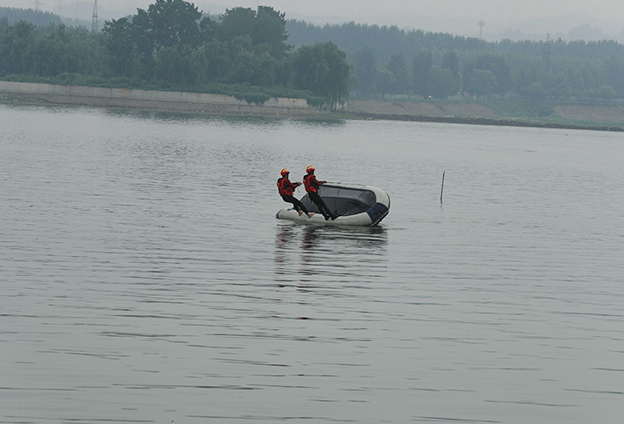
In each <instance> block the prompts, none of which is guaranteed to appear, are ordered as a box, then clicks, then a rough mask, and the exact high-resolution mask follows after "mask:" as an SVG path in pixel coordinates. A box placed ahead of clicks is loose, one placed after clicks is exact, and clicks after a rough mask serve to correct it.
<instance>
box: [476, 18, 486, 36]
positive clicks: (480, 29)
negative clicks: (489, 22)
mask: <svg viewBox="0 0 624 424" xmlns="http://www.w3.org/2000/svg"><path fill="white" fill-rule="evenodd" d="M477 25H479V40H483V25H485V22H484V21H483V18H481V20H480V21H479V22H477Z"/></svg>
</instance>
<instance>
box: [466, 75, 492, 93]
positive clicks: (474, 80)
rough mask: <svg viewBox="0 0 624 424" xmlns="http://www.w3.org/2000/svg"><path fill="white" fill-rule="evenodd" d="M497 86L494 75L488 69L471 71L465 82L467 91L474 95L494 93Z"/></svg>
mask: <svg viewBox="0 0 624 424" xmlns="http://www.w3.org/2000/svg"><path fill="white" fill-rule="evenodd" d="M496 86H497V81H496V75H494V73H493V72H492V71H490V70H489V69H475V70H473V71H472V72H471V74H470V77H469V79H468V81H467V84H466V90H467V91H468V93H470V94H473V95H475V96H484V95H488V94H493V93H495V90H496Z"/></svg>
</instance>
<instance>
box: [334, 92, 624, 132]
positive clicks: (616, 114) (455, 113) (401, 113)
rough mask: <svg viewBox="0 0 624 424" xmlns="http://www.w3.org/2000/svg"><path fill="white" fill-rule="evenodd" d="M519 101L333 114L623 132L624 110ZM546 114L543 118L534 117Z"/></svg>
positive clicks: (356, 107) (377, 105) (361, 108)
mask: <svg viewBox="0 0 624 424" xmlns="http://www.w3.org/2000/svg"><path fill="white" fill-rule="evenodd" d="M528 103H531V104H527V102H526V101H522V100H503V101H493V102H463V103H460V102H444V101H427V102H411V101H388V100H361V99H356V100H351V101H349V103H348V105H347V106H346V107H345V108H343V109H342V110H340V111H337V112H336V114H337V115H339V116H343V117H345V118H352V119H386V120H400V121H420V122H441V123H454V124H455V123H456V124H471V125H498V126H515V127H539V128H565V129H589V130H599V131H624V106H619V105H608V106H605V105H590V104H565V103H552V104H550V105H545V104H544V103H540V102H528ZM544 110H546V113H547V116H538V115H539V114H540V113H544V112H543V111H544Z"/></svg>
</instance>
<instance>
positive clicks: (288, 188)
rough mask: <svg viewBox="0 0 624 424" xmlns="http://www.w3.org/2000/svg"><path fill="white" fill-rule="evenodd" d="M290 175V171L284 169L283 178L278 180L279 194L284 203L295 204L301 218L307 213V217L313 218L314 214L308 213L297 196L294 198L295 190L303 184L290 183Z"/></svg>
mask: <svg viewBox="0 0 624 424" xmlns="http://www.w3.org/2000/svg"><path fill="white" fill-rule="evenodd" d="M289 175H290V171H288V169H286V168H284V169H282V177H281V178H280V179H279V180H277V191H278V192H279V194H280V196H282V199H284V202H288V203H292V204H293V206H294V207H295V210H296V211H297V212H298V213H299V216H301V215H303V214H304V213H305V214H306V215H308V218H312V215H314V212H308V210H307V209H306V207H305V206H303V203H301V202H300V201H299V200H298V199H297V198H296V197H295V196H293V193H294V192H295V188H297V187H298V186H300V185H301V183H299V182H297V183H292V182H290V180H289V179H288V176H289Z"/></svg>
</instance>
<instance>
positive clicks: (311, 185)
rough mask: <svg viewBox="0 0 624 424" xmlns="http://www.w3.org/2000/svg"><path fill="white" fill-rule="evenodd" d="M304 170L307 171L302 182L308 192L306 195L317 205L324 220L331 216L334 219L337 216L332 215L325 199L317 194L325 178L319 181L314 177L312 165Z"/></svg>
mask: <svg viewBox="0 0 624 424" xmlns="http://www.w3.org/2000/svg"><path fill="white" fill-rule="evenodd" d="M306 172H307V174H306V175H305V176H304V177H303V184H304V185H305V189H306V191H307V192H308V197H309V198H310V200H312V201H313V202H314V204H315V205H316V206H317V207H318V209H319V211H320V212H321V213H322V214H323V216H324V217H325V220H328V219H329V218H331V219H332V220H334V219H336V218H337V216H336V215H334V214H333V213H332V212H331V211H330V210H329V208H328V207H327V205H326V204H325V201H323V199H322V198H321V196H319V194H318V189H319V187H320V186H321V185H322V184H325V183H326V182H327V181H325V180H323V181H319V180H317V179H316V177H315V176H314V167H313V166H308V167H307V168H306Z"/></svg>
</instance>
